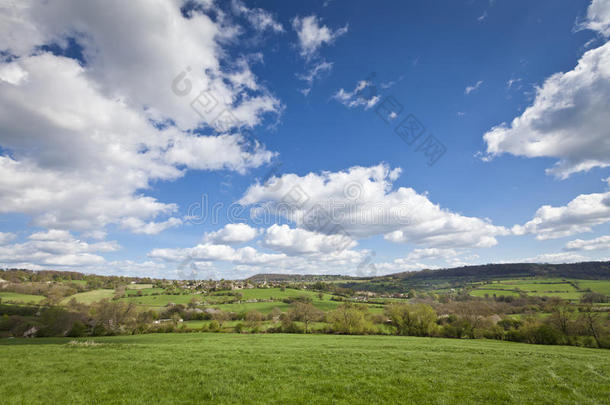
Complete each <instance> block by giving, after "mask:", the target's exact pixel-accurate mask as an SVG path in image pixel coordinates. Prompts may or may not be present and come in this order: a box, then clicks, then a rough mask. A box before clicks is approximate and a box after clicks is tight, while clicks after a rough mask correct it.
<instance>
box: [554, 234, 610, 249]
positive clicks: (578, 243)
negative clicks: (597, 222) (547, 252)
mask: <svg viewBox="0 0 610 405" xmlns="http://www.w3.org/2000/svg"><path fill="white" fill-rule="evenodd" d="M565 250H583V251H590V250H610V236H609V235H604V236H600V237H598V238H595V239H588V240H583V239H575V240H572V241H570V242H568V243H566V246H565Z"/></svg>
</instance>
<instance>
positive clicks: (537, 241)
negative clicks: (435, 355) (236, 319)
mask: <svg viewBox="0 0 610 405" xmlns="http://www.w3.org/2000/svg"><path fill="white" fill-rule="evenodd" d="M110 3H112V2H110ZM110 3H108V2H102V1H100V2H91V3H90V4H87V5H84V4H80V3H79V2H76V3H75V2H72V1H68V0H65V1H58V2H54V3H53V4H45V3H41V2H38V1H25V2H20V3H15V4H12V5H9V6H7V7H4V8H1V9H0V16H1V19H0V31H2V40H0V51H1V55H2V58H3V59H2V62H1V63H0V87H2V91H1V92H0V94H2V96H1V97H0V105H1V107H2V108H1V109H0V110H1V112H0V148H1V149H0V152H1V153H0V155H1V157H0V171H1V172H2V176H0V178H1V179H0V266H2V267H25V268H32V269H47V268H52V269H64V270H75V271H84V272H94V273H99V274H125V275H151V276H155V277H167V278H241V277H248V276H250V275H252V274H256V273H259V272H283V273H291V272H292V273H305V272H307V273H330V274H339V273H340V274H352V275H376V274H386V273H392V272H399V271H412V270H418V269H422V268H439V267H452V266H458V265H467V264H479V263H490V262H517V261H529V262H551V263H561V262H574V261H585V260H608V259H607V258H608V257H609V256H608V249H610V236H608V235H610V233H609V231H610V226H609V223H610V192H609V184H610V183H609V181H608V180H606V179H608V178H610V169H609V167H610V133H609V132H608V131H609V130H608V128H610V119H609V118H608V117H609V116H610V115H609V114H607V112H608V107H607V106H608V105H609V104H608V102H609V101H610V45H609V43H608V42H607V40H608V36H609V35H610V2H608V1H607V0H594V1H593V2H590V1H536V2H528V1H501V0H496V1H493V0H492V1H489V0H485V1H474V0H473V1H412V2H400V3H397V2H390V1H378V2H374V3H371V2H368V1H350V2H345V1H340V0H326V1H316V2H307V3H298V4H297V3H294V2H280V1H277V2H275V1H260V2H256V1H248V2H241V1H237V0H234V1H230V2H229V1H227V2H219V1H212V0H205V1H204V0H197V1H188V2H182V1H179V0H166V1H161V0H160V1H157V2H146V1H134V2H130V3H127V4H126V3H123V2H118V1H117V4H116V5H114V6H113V5H112V4H110ZM113 10H116V11H113ZM391 103H393V104H391ZM390 107H391V109H390V110H391V111H394V112H395V113H396V114H395V115H394V114H393V115H392V116H390V117H388V116H387V114H388V113H389V112H390V110H388V108H390ZM384 111H385V113H384ZM384 114H385V115H384ZM382 116H385V117H386V119H385V120H384V118H382ZM409 116H411V117H415V118H416V120H417V121H418V122H419V123H420V124H421V125H422V126H423V127H424V128H423V129H424V130H423V131H419V132H418V134H419V133H421V135H419V136H417V137H416V136H415V135H413V138H412V139H414V140H413V142H412V144H408V142H405V141H404V140H403V139H402V138H401V137H400V136H399V135H397V133H396V128H397V127H399V126H400V123H401V122H403V120H405V119H407V117H409ZM218 117H224V118H225V121H223V122H219V121H218ZM430 136H432V138H431V137H430ZM430 145H432V146H430ZM427 147H432V149H426V148H427ZM434 148H436V149H434ZM426 151H428V152H429V153H430V154H429V155H426V153H425V152H426ZM434 151H436V152H440V151H444V153H442V154H436V155H435V154H434V153H433V152H434ZM432 160H434V163H433V164H430V163H431V161H432ZM295 192H296V193H300V195H301V196H305V197H306V198H305V199H306V201H305V202H295V201H293V200H292V199H290V197H291V196H294V194H293V193H295ZM202 199H203V200H205V201H206V202H207V208H205V212H202V210H201V206H202V205H205V204H202ZM316 207H322V211H320V210H317V208H316ZM314 208H315V209H316V210H314ZM261 210H262V211H264V212H266V213H267V214H268V216H269V218H265V217H264V216H261V215H260V212H261ZM312 212H315V213H316V215H318V217H316V218H317V219H320V218H323V219H324V220H323V221H317V222H316V221H311V218H312ZM380 212H381V213H383V214H384V215H385V214H388V215H387V216H385V217H383V218H382V216H378V215H377V214H379V213H380ZM397 212H400V215H399V217H396V215H394V214H396V213H397ZM256 213H259V215H258V216H257V215H256ZM193 214H197V215H198V216H199V217H195V218H193V217H192V216H193ZM215 215H216V216H217V220H214V219H213V217H214V216H215Z"/></svg>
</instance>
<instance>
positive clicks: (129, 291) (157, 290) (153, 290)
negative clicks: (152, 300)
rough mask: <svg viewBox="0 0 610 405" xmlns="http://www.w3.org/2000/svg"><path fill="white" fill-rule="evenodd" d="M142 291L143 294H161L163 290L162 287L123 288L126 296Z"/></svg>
mask: <svg viewBox="0 0 610 405" xmlns="http://www.w3.org/2000/svg"><path fill="white" fill-rule="evenodd" d="M140 291H141V292H142V294H144V295H148V294H162V293H163V292H164V291H165V290H164V289H163V288H131V289H127V290H125V293H126V294H127V295H128V296H133V295H138V293H139V292H140Z"/></svg>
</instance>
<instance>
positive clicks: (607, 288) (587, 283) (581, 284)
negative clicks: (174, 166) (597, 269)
mask: <svg viewBox="0 0 610 405" xmlns="http://www.w3.org/2000/svg"><path fill="white" fill-rule="evenodd" d="M575 282H576V284H577V285H578V288H580V289H581V290H586V289H590V290H591V291H593V292H596V293H600V294H605V295H607V296H610V280H575Z"/></svg>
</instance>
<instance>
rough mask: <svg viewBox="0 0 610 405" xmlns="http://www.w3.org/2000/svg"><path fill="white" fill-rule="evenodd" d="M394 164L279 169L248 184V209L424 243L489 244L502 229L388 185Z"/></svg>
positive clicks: (315, 228) (314, 225) (335, 230)
mask: <svg viewBox="0 0 610 405" xmlns="http://www.w3.org/2000/svg"><path fill="white" fill-rule="evenodd" d="M399 175H400V169H390V168H389V167H388V166H387V165H385V164H380V165H377V166H372V167H359V166H356V167H352V168H350V169H348V170H346V171H339V172H322V173H320V174H317V173H309V174H307V175H305V176H298V175H296V174H285V175H283V176H281V177H280V178H279V179H276V178H273V179H271V180H273V181H270V182H269V183H266V184H255V185H252V186H250V187H249V188H248V190H247V191H246V193H245V194H244V196H243V197H242V198H241V199H240V201H239V202H240V203H241V204H243V205H253V204H259V205H258V206H255V207H252V211H251V212H252V215H254V216H260V215H269V214H272V215H276V216H277V215H279V216H283V217H285V218H287V219H288V220H290V221H292V222H294V223H296V224H297V226H298V227H299V228H304V229H307V230H309V231H312V232H317V233H324V234H327V235H333V234H344V235H347V236H349V237H351V238H362V237H369V236H373V235H384V237H385V238H386V239H387V240H389V241H392V242H397V243H414V244H418V245H426V246H429V247H445V248H452V247H489V246H493V245H495V244H497V240H496V236H498V235H504V234H507V233H508V231H507V230H506V229H505V228H503V227H498V226H495V225H493V224H491V223H490V221H488V220H484V219H480V218H476V217H467V216H464V215H461V214H458V213H453V212H451V211H448V210H447V209H443V208H441V207H440V206H439V205H437V204H434V203H432V202H431V201H430V200H429V199H428V197H427V196H426V195H422V194H418V193H417V192H416V191H415V190H413V189H412V188H405V187H400V188H398V189H396V190H392V184H393V182H394V181H395V180H396V179H397V177H398V176H399Z"/></svg>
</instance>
